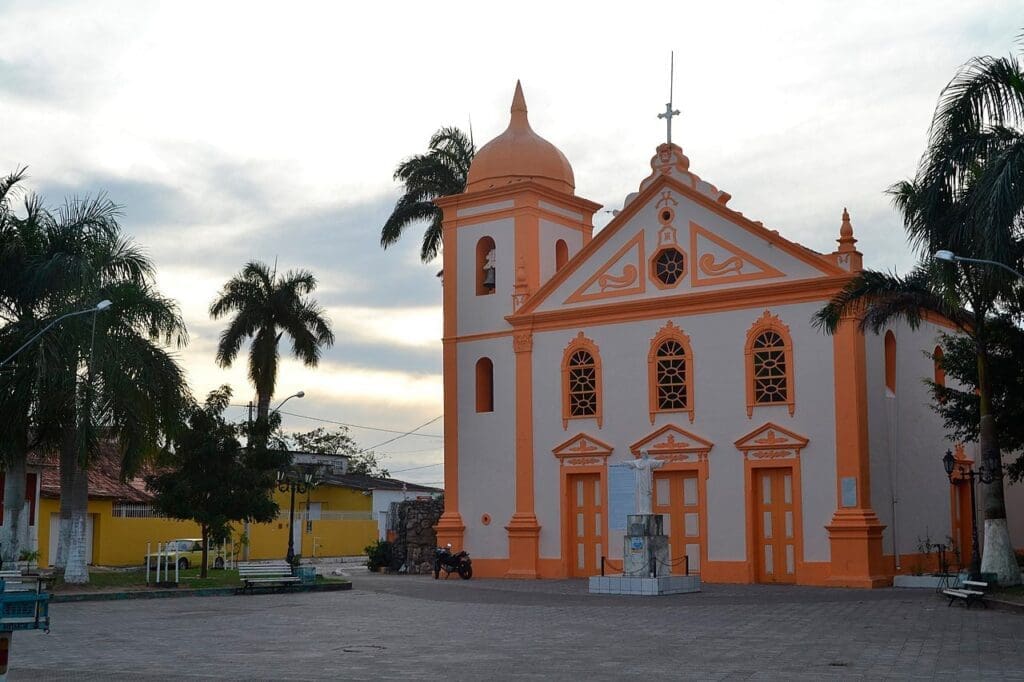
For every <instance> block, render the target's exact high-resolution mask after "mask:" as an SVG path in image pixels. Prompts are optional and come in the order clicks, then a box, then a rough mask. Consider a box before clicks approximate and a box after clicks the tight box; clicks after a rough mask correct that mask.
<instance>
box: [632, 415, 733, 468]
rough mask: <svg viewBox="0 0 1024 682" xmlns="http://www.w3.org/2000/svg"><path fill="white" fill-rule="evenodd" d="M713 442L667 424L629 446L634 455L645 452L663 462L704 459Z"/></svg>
mask: <svg viewBox="0 0 1024 682" xmlns="http://www.w3.org/2000/svg"><path fill="white" fill-rule="evenodd" d="M713 447H715V446H714V443H711V442H709V441H707V440H704V439H703V438H701V437H700V436H698V435H696V434H693V433H690V432H689V431H686V430H684V429H681V428H679V427H678V426H675V425H674V424H668V425H666V426H663V427H661V428H660V429H658V430H657V431H655V432H654V433H652V434H650V435H648V436H646V437H644V438H642V439H641V440H638V441H637V442H635V443H633V444H632V445H630V446H629V451H630V452H632V453H633V456H634V457H637V458H639V457H641V456H642V454H643V453H644V452H647V454H649V455H650V456H651V457H652V458H653V459H660V460H661V461H663V462H697V461H701V462H703V461H706V460H707V458H708V452H710V451H711V448H713Z"/></svg>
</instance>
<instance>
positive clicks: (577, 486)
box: [567, 474, 604, 578]
mask: <svg viewBox="0 0 1024 682" xmlns="http://www.w3.org/2000/svg"><path fill="white" fill-rule="evenodd" d="M568 483H569V485H568V491H567V492H568V494H569V528H570V534H569V537H570V542H569V546H570V548H571V550H570V556H569V565H570V567H571V570H570V573H571V575H573V576H574V577H577V578H586V577H589V576H592V575H598V574H599V573H600V572H601V557H602V556H603V555H604V542H603V540H604V539H603V538H602V533H603V532H604V502H603V495H602V494H601V475H600V474H573V475H570V476H569V477H568Z"/></svg>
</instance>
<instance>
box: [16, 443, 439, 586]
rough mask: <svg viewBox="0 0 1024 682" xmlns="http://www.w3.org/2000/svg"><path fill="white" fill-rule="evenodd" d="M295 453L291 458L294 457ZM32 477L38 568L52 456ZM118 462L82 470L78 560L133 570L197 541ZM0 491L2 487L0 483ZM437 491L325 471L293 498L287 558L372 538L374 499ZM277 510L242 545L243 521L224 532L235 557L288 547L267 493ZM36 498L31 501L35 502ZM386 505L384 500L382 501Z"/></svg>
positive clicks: (54, 485) (38, 462)
mask: <svg viewBox="0 0 1024 682" xmlns="http://www.w3.org/2000/svg"><path fill="white" fill-rule="evenodd" d="M301 454H302V453H296V457H297V458H298V457H299V456H301ZM33 464H34V465H35V466H34V467H33V469H32V471H33V472H38V476H37V477H36V479H33V483H35V480H38V484H37V489H36V490H37V492H36V493H35V495H34V496H33V495H29V496H27V499H26V506H28V507H29V516H30V518H31V526H30V543H31V544H32V546H34V547H36V548H38V550H39V553H40V557H39V565H40V566H42V567H46V566H49V565H50V561H51V559H52V557H53V556H54V554H55V553H56V546H57V532H58V528H59V519H60V516H59V511H60V475H59V468H58V466H57V465H56V457H40V458H36V459H34V460H33ZM119 472H120V463H119V461H118V460H117V458H116V457H115V456H114V453H110V454H109V455H105V456H101V457H99V458H97V459H96V461H95V462H94V463H93V465H92V467H91V469H90V471H89V507H88V514H89V515H88V520H87V525H86V538H87V544H86V562H87V563H89V564H92V565H97V566H132V565H141V564H142V563H143V557H144V556H145V554H146V552H147V546H148V547H149V548H150V551H156V545H157V543H161V542H167V541H168V540H173V539H177V538H194V537H199V535H200V530H199V525H198V524H196V523H194V522H192V521H177V520H174V519H168V518H165V517H161V516H159V515H157V514H156V513H155V512H154V511H153V508H152V505H151V502H152V495H151V494H150V493H149V492H147V491H146V489H145V484H144V483H143V481H142V480H141V479H140V478H136V479H133V480H130V481H127V482H122V481H121V480H120V476H119V475H118V474H119ZM0 490H2V485H0ZM435 492H440V491H439V490H437V489H435V488H427V487H424V486H417V485H415V484H411V483H405V482H403V481H396V480H394V479H381V478H375V477H372V476H363V475H358V474H347V473H344V466H343V465H342V466H341V467H333V468H332V467H325V468H324V473H323V475H322V477H321V482H320V484H319V485H317V486H314V487H312V488H311V489H310V490H308V491H306V492H305V493H302V494H299V493H297V494H296V496H295V513H294V520H295V521H294V533H295V534H294V539H293V542H294V547H295V550H294V551H295V554H296V555H300V556H302V557H305V558H310V557H333V556H351V555H360V554H363V549H364V548H365V547H366V546H367V545H368V544H370V543H371V542H373V541H374V540H376V539H377V537H378V535H379V524H378V517H379V514H378V513H377V512H375V510H374V506H375V504H374V503H375V500H376V501H377V503H378V504H380V503H381V501H382V500H385V498H387V499H390V498H388V497H387V496H388V495H390V496H391V498H393V497H394V496H395V494H396V493H397V494H398V495H399V499H401V497H402V496H415V495H423V494H431V493H435ZM274 497H275V500H276V501H277V503H278V506H279V507H280V510H281V511H280V513H279V515H278V518H277V519H276V520H274V521H272V522H270V523H259V524H248V529H247V531H248V532H247V537H248V547H247V548H246V547H245V543H244V541H241V538H242V537H243V536H244V535H245V534H246V528H245V527H244V526H243V524H236V527H235V528H234V532H233V533H232V535H233V538H234V542H235V546H234V548H233V549H234V550H235V551H236V552H237V557H238V558H240V559H241V558H246V557H247V558H248V559H253V560H259V559H282V558H284V556H285V554H286V552H287V549H288V526H289V516H290V504H291V494H290V491H281V490H275V493H274ZM36 500H38V504H37V503H36ZM385 501H386V500H385Z"/></svg>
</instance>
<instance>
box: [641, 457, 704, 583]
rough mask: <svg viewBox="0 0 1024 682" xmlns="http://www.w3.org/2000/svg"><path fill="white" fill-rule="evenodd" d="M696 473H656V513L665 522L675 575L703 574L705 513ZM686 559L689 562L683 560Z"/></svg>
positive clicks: (654, 505) (670, 557)
mask: <svg viewBox="0 0 1024 682" xmlns="http://www.w3.org/2000/svg"><path fill="white" fill-rule="evenodd" d="M697 480H698V479H697V472H696V471H656V472H655V473H654V500H653V508H652V511H653V512H654V513H655V514H662V515H663V516H664V519H665V534H666V535H668V543H669V561H670V563H671V564H672V574H673V575H683V573H684V572H685V571H686V569H687V566H686V563H688V564H689V571H690V573H691V574H694V573H700V554H701V551H700V549H701V545H702V544H703V542H704V538H703V537H702V536H701V532H700V529H701V525H702V524H701V518H700V514H701V509H700V492H699V488H698V485H697ZM684 556H686V557H687V562H683V561H682V558H683V557H684Z"/></svg>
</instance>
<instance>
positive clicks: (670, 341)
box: [647, 322, 693, 424]
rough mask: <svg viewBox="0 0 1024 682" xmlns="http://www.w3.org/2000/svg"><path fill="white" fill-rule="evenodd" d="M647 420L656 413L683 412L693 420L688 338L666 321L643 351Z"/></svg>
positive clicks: (691, 358) (691, 361)
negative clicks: (645, 374)
mask: <svg viewBox="0 0 1024 682" xmlns="http://www.w3.org/2000/svg"><path fill="white" fill-rule="evenodd" d="M647 377H648V385H649V391H648V393H649V405H650V417H651V423H652V424H653V423H654V415H655V414H657V413H658V412H687V413H689V415H690V421H691V422H692V421H693V352H692V351H691V350H690V337H688V336H687V335H686V334H684V333H683V332H682V331H681V330H680V329H679V327H677V326H675V325H674V324H673V323H672V322H669V323H668V324H666V325H665V326H664V327H662V328H661V330H660V331H659V332H658V334H657V335H656V336H655V337H654V338H653V339H651V349H650V351H649V352H648V353H647Z"/></svg>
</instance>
